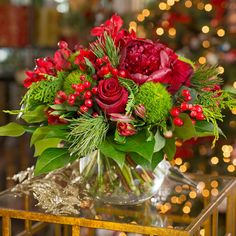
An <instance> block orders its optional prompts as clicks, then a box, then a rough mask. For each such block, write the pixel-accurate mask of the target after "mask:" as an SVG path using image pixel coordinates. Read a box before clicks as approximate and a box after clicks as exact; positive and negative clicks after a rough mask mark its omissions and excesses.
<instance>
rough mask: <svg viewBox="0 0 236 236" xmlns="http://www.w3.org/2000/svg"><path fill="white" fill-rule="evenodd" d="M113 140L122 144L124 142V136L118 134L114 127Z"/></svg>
mask: <svg viewBox="0 0 236 236" xmlns="http://www.w3.org/2000/svg"><path fill="white" fill-rule="evenodd" d="M114 140H115V141H116V142H117V143H120V144H123V143H125V142H126V137H125V136H121V135H119V133H118V131H117V129H116V131H115V138H114Z"/></svg>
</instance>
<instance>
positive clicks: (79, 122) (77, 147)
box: [67, 115, 108, 157]
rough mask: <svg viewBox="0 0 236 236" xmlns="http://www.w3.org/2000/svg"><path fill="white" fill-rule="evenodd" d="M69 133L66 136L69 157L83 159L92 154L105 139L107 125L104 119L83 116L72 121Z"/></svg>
mask: <svg viewBox="0 0 236 236" xmlns="http://www.w3.org/2000/svg"><path fill="white" fill-rule="evenodd" d="M70 129H71V132H70V133H69V135H68V138H67V139H68V141H69V143H71V144H70V147H69V152H70V153H71V155H77V156H78V157H83V156H86V155H89V154H90V153H92V152H93V151H94V150H95V149H96V148H97V147H98V146H99V145H100V144H101V143H102V142H103V141H104V139H105V137H106V133H107V131H108V125H107V124H106V123H105V121H104V117H102V116H98V117H96V118H94V117H90V116H88V115H86V116H85V115H83V116H81V117H79V118H78V119H74V120H72V123H71V125H70Z"/></svg>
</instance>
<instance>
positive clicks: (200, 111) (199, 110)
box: [194, 105, 202, 113]
mask: <svg viewBox="0 0 236 236" xmlns="http://www.w3.org/2000/svg"><path fill="white" fill-rule="evenodd" d="M194 110H195V111H196V112H198V113H202V107H201V106H200V105H195V106H194Z"/></svg>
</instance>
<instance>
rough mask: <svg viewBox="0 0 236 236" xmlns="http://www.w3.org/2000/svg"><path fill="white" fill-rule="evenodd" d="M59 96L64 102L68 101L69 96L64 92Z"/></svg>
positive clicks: (59, 92) (59, 93)
mask: <svg viewBox="0 0 236 236" xmlns="http://www.w3.org/2000/svg"><path fill="white" fill-rule="evenodd" d="M57 95H58V96H59V97H60V98H61V99H63V100H64V101H65V100H66V99H67V95H66V93H65V92H64V91H58V93H57Z"/></svg>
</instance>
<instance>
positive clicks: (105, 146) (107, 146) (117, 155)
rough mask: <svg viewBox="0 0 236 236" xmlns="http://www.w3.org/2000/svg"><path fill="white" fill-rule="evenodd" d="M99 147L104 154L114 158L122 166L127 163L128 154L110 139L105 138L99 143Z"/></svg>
mask: <svg viewBox="0 0 236 236" xmlns="http://www.w3.org/2000/svg"><path fill="white" fill-rule="evenodd" d="M99 149H100V151H101V153H102V154H103V155H105V156H106V157H110V158H112V159H113V160H114V161H115V162H116V163H117V164H118V165H119V166H120V168H122V167H123V165H124V163H125V155H126V153H125V152H121V151H119V150H117V149H116V148H115V147H114V146H113V144H112V143H111V142H110V141H108V140H107V139H106V140H104V141H103V142H102V143H101V144H100V145H99Z"/></svg>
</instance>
